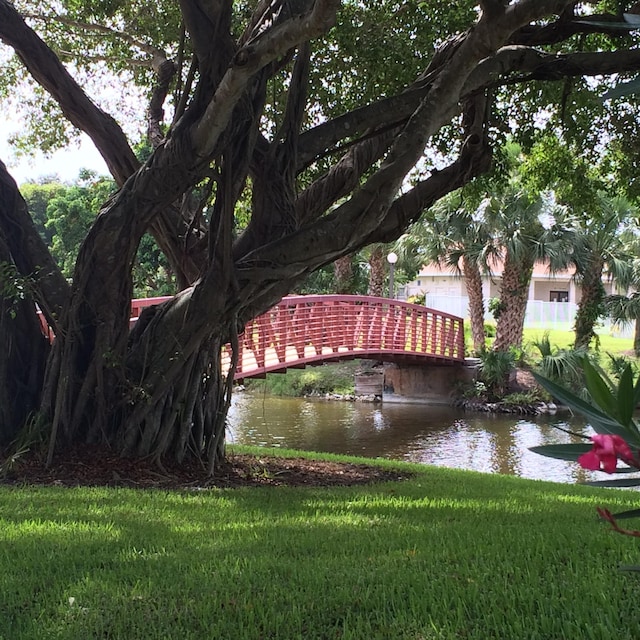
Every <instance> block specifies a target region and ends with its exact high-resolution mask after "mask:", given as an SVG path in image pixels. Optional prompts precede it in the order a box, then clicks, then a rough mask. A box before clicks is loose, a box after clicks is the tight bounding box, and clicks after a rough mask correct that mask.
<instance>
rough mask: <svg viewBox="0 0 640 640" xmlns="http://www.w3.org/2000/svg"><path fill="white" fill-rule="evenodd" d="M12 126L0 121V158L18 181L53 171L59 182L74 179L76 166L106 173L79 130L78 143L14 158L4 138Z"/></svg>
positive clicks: (37, 177) (20, 182)
mask: <svg viewBox="0 0 640 640" xmlns="http://www.w3.org/2000/svg"><path fill="white" fill-rule="evenodd" d="M14 131H15V127H12V126H11V123H10V122H9V121H7V120H5V121H4V122H2V123H0V160H2V161H3V162H4V163H5V165H7V168H8V170H9V173H10V174H11V175H12V176H13V178H14V180H15V181H16V182H17V183H18V184H22V183H24V182H27V181H37V180H38V179H39V178H42V177H44V176H52V175H57V176H59V178H60V179H61V180H62V181H63V182H74V181H75V179H76V178H77V177H78V172H79V171H80V169H92V170H94V171H96V172H97V173H98V174H101V175H109V171H108V169H107V165H106V164H105V162H104V160H103V159H102V157H101V156H100V154H99V153H98V151H97V150H96V148H95V147H94V146H93V143H92V142H91V140H90V139H89V138H88V137H87V136H85V135H84V134H83V136H82V139H81V143H80V145H79V146H73V147H71V148H69V149H66V150H63V151H57V152H56V153H54V154H53V155H51V156H49V157H46V156H45V155H44V154H42V153H39V154H37V155H35V156H34V157H29V158H26V157H21V158H17V157H16V155H15V153H14V151H13V149H12V148H11V146H10V145H9V144H8V142H7V140H8V138H9V136H10V134H11V133H13V132H14Z"/></svg>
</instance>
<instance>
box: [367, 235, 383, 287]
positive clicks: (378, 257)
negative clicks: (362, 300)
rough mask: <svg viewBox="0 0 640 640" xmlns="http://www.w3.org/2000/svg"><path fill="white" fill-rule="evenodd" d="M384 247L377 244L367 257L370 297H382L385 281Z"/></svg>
mask: <svg viewBox="0 0 640 640" xmlns="http://www.w3.org/2000/svg"><path fill="white" fill-rule="evenodd" d="M385 273H386V269H385V263H384V246H383V245H381V244H378V245H376V246H374V247H373V248H372V251H371V256H370V257H369V290H368V294H369V295H370V296H377V297H379V298H381V297H382V296H384V280H385Z"/></svg>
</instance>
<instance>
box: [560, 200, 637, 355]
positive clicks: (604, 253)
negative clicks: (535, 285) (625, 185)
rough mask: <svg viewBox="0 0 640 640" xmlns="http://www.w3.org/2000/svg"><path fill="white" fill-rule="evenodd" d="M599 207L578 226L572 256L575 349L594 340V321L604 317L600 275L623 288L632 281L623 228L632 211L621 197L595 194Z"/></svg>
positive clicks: (604, 309) (603, 297)
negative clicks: (578, 292)
mask: <svg viewBox="0 0 640 640" xmlns="http://www.w3.org/2000/svg"><path fill="white" fill-rule="evenodd" d="M599 205H600V207H599V210H598V211H597V212H596V213H595V214H593V215H591V216H590V217H589V219H588V220H584V221H583V222H582V224H581V225H580V232H579V234H578V236H577V238H576V243H575V246H574V252H573V256H572V261H573V263H574V265H575V267H576V279H577V281H578V282H579V283H580V284H581V286H582V298H581V299H580V302H579V304H578V311H577V313H576V320H575V334H576V338H575V345H574V346H575V347H576V348H580V347H588V346H589V344H590V343H591V340H592V339H593V338H595V337H596V334H595V331H594V326H595V323H596V321H597V320H598V318H599V317H600V316H603V315H605V314H606V307H605V296H606V293H605V290H604V286H603V284H602V277H603V275H604V274H605V273H606V274H607V275H608V276H609V277H610V278H611V279H612V280H614V281H615V282H616V283H617V284H618V286H619V287H620V288H623V289H626V288H627V287H628V286H629V285H630V284H631V282H632V279H633V262H632V258H631V255H630V253H629V252H628V251H627V248H626V247H625V236H624V234H623V230H624V226H623V225H624V224H625V223H626V222H627V221H628V220H629V219H630V218H631V215H632V214H633V213H634V211H635V210H634V208H633V206H632V205H631V204H630V203H629V201H628V200H626V199H625V198H623V197H621V196H613V197H612V196H608V195H606V194H604V193H601V194H599Z"/></svg>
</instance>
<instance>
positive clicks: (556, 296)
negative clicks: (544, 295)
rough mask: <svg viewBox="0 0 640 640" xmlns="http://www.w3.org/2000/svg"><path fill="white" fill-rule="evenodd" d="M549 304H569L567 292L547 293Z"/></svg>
mask: <svg viewBox="0 0 640 640" xmlns="http://www.w3.org/2000/svg"><path fill="white" fill-rule="evenodd" d="M549 302H569V292H568V291H549Z"/></svg>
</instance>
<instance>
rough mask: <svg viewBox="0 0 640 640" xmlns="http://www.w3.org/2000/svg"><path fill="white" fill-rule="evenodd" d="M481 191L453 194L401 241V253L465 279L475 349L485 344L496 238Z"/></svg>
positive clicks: (439, 203) (462, 191) (432, 208)
mask: <svg viewBox="0 0 640 640" xmlns="http://www.w3.org/2000/svg"><path fill="white" fill-rule="evenodd" d="M481 204H482V202H481V201H479V198H478V196H477V193H473V192H472V193H467V192H466V191H465V190H464V189H463V190H460V191H458V192H455V193H452V194H449V195H448V196H446V197H445V198H443V199H442V200H440V201H439V202H438V203H437V204H436V205H434V206H433V207H431V209H429V210H428V211H427V212H426V213H425V215H424V217H423V218H422V219H421V220H420V221H419V222H417V223H416V224H414V225H413V226H412V227H411V228H410V230H409V232H408V233H407V234H405V235H404V236H403V237H402V238H401V240H400V247H401V248H400V250H399V253H400V255H402V256H404V255H406V254H412V255H413V256H414V259H415V257H417V258H419V261H420V262H421V263H422V264H427V263H434V264H437V265H439V266H440V267H442V268H445V269H448V270H450V271H452V272H453V273H456V274H458V275H460V276H461V277H462V278H463V279H464V285H465V290H466V292H467V296H468V298H469V318H470V324H471V339H472V341H473V350H474V352H475V353H480V352H481V351H482V350H483V349H484V345H485V332H484V311H485V307H484V294H483V289H482V276H483V275H484V274H487V273H490V269H491V267H490V261H491V256H492V255H495V252H496V248H495V247H494V246H493V238H492V236H491V234H490V229H489V227H488V226H487V224H486V222H485V219H484V215H483V213H482V212H481V211H479V209H480V207H481Z"/></svg>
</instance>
